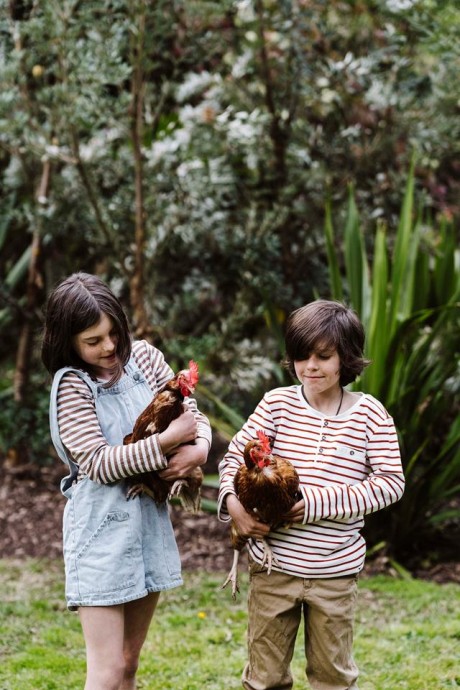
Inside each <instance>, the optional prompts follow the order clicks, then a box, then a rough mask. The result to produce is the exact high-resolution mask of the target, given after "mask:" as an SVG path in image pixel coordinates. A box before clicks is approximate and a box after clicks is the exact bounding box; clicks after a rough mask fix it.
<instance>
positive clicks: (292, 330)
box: [284, 300, 369, 386]
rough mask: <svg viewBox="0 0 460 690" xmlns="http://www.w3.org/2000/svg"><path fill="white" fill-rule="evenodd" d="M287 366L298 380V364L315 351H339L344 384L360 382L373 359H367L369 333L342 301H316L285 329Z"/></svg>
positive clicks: (296, 314)
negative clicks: (367, 336)
mask: <svg viewBox="0 0 460 690" xmlns="http://www.w3.org/2000/svg"><path fill="white" fill-rule="evenodd" d="M284 338H285V345H286V357H285V360H284V364H285V365H286V367H287V368H288V370H289V371H290V373H291V374H292V375H293V376H294V377H295V369H294V362H296V361H302V360H304V359H307V358H308V357H309V355H310V354H311V353H312V352H324V351H330V350H337V353H338V355H339V359H340V385H341V386H346V385H347V384H348V383H351V382H352V381H354V380H355V379H356V377H357V376H359V374H360V373H361V372H362V370H363V369H364V367H365V366H367V365H368V364H369V360H367V359H365V358H364V356H363V351H364V341H365V333H364V327H363V325H362V323H361V321H360V320H359V318H358V316H357V314H356V313H355V312H354V311H353V310H352V309H349V308H348V307H346V306H345V305H344V304H342V303H341V302H334V301H328V300H316V301H315V302H310V303H309V304H306V305H305V306H303V307H300V309H296V310H295V311H293V312H292V314H290V316H289V317H288V320H287V322H286V329H285V337H284Z"/></svg>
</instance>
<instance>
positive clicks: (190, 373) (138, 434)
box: [123, 360, 203, 513]
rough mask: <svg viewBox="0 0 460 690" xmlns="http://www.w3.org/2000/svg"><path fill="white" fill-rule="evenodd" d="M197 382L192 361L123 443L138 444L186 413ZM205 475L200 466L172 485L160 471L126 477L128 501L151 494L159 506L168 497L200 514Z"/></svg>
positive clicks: (194, 365)
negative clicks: (188, 398) (186, 399)
mask: <svg viewBox="0 0 460 690" xmlns="http://www.w3.org/2000/svg"><path fill="white" fill-rule="evenodd" d="M197 382H198V365H197V364H196V362H194V361H193V360H191V361H190V362H189V368H188V369H184V370H182V371H180V372H179V373H178V374H176V376H174V377H173V378H172V379H171V380H170V381H168V382H167V384H166V385H165V386H164V388H163V389H162V390H161V391H160V392H159V393H158V394H157V395H156V396H155V398H154V399H153V400H152V401H151V402H150V403H149V405H147V407H146V408H145V410H144V411H143V412H141V414H140V415H139V417H138V418H137V420H136V423H135V425H134V428H133V431H132V432H131V434H128V435H127V436H125V438H124V439H123V443H124V444H125V445H127V444H128V443H135V442H136V441H139V440H141V439H144V438H148V437H149V436H151V435H152V434H161V432H163V431H164V430H165V429H167V428H168V426H169V425H170V424H171V422H172V421H173V420H174V419H177V417H179V416H180V415H181V414H182V412H183V411H184V404H183V401H184V397H186V396H187V395H190V394H191V393H193V391H194V389H195V385H196V383H197ZM202 482H203V472H202V471H201V469H200V468H199V467H197V468H195V470H193V472H192V473H191V474H190V475H189V476H188V477H185V478H184V479H181V480H178V481H175V482H171V481H167V480H165V479H162V478H161V477H160V476H159V475H158V473H157V472H154V471H152V472H144V473H142V474H136V475H133V476H131V477H127V478H126V483H127V484H128V486H129V489H128V494H127V497H128V498H134V497H135V496H138V495H139V494H141V493H146V494H148V495H149V496H150V497H151V498H153V499H154V501H156V502H157V503H164V502H165V501H166V500H167V499H168V497H171V496H178V498H179V500H180V501H181V504H182V506H183V508H184V509H185V510H188V511H190V512H194V513H196V512H198V510H199V508H200V502H201V484H202Z"/></svg>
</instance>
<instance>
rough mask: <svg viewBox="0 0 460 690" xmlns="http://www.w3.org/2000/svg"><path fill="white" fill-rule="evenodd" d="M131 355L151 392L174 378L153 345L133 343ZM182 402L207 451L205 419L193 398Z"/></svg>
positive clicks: (208, 426)
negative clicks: (194, 420)
mask: <svg viewBox="0 0 460 690" xmlns="http://www.w3.org/2000/svg"><path fill="white" fill-rule="evenodd" d="M132 353H133V356H134V359H135V361H136V363H137V364H138V366H139V368H140V369H141V370H142V372H143V374H144V376H145V378H146V379H147V382H148V384H149V385H150V387H151V389H152V390H153V391H160V390H161V389H162V388H163V387H164V386H165V385H166V383H167V382H168V381H169V380H170V379H172V377H173V376H174V372H173V370H172V369H171V367H170V366H169V364H167V362H166V361H165V358H164V356H163V353H162V352H161V351H160V350H157V348H156V347H154V346H153V345H150V343H148V342H147V341H146V340H140V341H136V342H134V343H133V349H132ZM198 385H199V384H198ZM184 402H185V404H186V406H187V407H188V409H189V410H191V411H192V412H193V414H194V416H195V419H196V422H197V438H203V439H205V440H206V441H207V443H208V451H209V448H210V447H211V438H212V434H211V425H210V424H209V421H208V419H207V417H205V416H204V415H203V414H202V413H201V412H200V411H199V410H198V408H197V404H196V400H195V399H194V398H186V399H185V401H184ZM206 455H207V454H206ZM195 466H196V465H195Z"/></svg>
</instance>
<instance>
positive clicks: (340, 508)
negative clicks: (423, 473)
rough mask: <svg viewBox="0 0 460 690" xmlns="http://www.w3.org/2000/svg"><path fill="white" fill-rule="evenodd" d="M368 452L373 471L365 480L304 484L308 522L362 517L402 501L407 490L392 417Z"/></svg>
mask: <svg viewBox="0 0 460 690" xmlns="http://www.w3.org/2000/svg"><path fill="white" fill-rule="evenodd" d="M367 455H368V459H369V463H370V466H371V468H372V471H371V474H370V475H369V476H368V477H367V478H366V479H365V480H364V481H362V482H358V483H357V484H333V485H331V486H326V487H311V486H310V487H309V486H303V487H302V496H303V499H304V501H305V515H304V519H303V523H304V524H310V523H313V522H318V521H319V520H338V521H342V520H349V519H351V518H359V517H363V516H364V515H368V514H370V513H375V512H376V511H377V510H381V509H382V508H386V507H387V506H389V505H391V504H392V503H395V502H396V501H399V499H400V498H401V496H402V495H403V493H404V474H403V470H402V465H401V456H400V452H399V445H398V438H397V435H396V429H395V427H394V424H393V420H392V419H391V417H389V418H388V419H386V420H384V421H382V424H381V425H380V427H379V428H378V429H377V432H376V433H374V434H373V435H372V436H371V438H370V440H369V442H368V447H367Z"/></svg>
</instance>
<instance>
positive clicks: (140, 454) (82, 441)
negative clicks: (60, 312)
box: [57, 340, 211, 484]
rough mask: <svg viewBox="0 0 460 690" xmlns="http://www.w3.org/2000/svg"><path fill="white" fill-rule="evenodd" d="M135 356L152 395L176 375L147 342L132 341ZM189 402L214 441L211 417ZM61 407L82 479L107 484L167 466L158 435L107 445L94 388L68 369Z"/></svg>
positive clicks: (201, 432)
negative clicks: (85, 476)
mask: <svg viewBox="0 0 460 690" xmlns="http://www.w3.org/2000/svg"><path fill="white" fill-rule="evenodd" d="M132 355H133V357H134V360H135V362H136V364H137V366H138V367H139V369H140V370H141V371H142V373H143V374H144V376H145V378H146V380H147V382H148V384H149V386H150V388H151V389H152V391H153V394H154V395H156V393H157V392H158V391H159V390H161V389H162V388H163V386H164V385H165V384H166V383H167V381H169V380H170V379H171V378H172V377H173V376H174V372H173V370H172V369H171V367H170V366H169V365H168V364H167V363H166V362H165V359H164V356H163V354H162V353H161V352H160V350H157V349H156V348H155V347H153V346H152V345H150V344H149V343H147V342H146V341H145V340H140V341H136V342H134V343H133V346H132ZM186 402H187V405H188V407H189V409H191V410H192V412H194V414H195V416H196V418H197V423H198V436H199V437H201V438H205V439H206V440H207V441H208V443H209V444H211V429H210V426H209V422H208V420H207V419H206V417H205V416H204V415H202V414H201V413H200V412H199V411H198V409H197V406H196V402H195V400H194V399H193V398H187V399H186ZM57 407H58V425H59V432H60V435H61V439H62V442H63V443H64V445H65V446H66V448H67V450H68V451H69V453H70V455H71V456H72V458H73V460H74V461H75V462H76V463H77V464H78V465H79V474H78V478H79V479H80V478H81V477H82V476H84V475H88V476H89V477H90V479H92V480H93V481H96V482H98V483H100V484H109V483H111V482H114V481H117V480H118V479H122V478H124V477H128V476H130V475H133V474H139V473H141V472H150V471H152V470H162V469H164V468H165V467H166V466H167V464H168V461H167V459H166V458H165V457H164V455H163V453H162V451H161V448H160V444H159V441H158V434H153V435H152V436H149V437H148V438H146V439H143V440H141V441H138V442H137V443H131V444H128V445H126V446H125V445H119V446H110V445H109V444H108V442H107V440H106V438H105V437H104V435H103V433H102V431H101V427H100V424H99V420H98V418H97V413H96V405H95V400H94V397H93V395H92V393H91V390H90V389H89V387H88V386H87V384H86V383H85V382H84V381H83V380H82V379H81V378H80V377H79V376H78V375H77V374H75V373H73V372H69V373H67V374H65V375H64V376H63V377H62V379H61V382H60V385H59V389H58V396H57Z"/></svg>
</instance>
